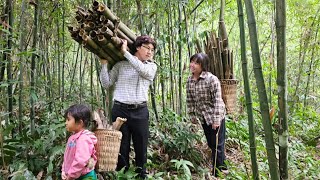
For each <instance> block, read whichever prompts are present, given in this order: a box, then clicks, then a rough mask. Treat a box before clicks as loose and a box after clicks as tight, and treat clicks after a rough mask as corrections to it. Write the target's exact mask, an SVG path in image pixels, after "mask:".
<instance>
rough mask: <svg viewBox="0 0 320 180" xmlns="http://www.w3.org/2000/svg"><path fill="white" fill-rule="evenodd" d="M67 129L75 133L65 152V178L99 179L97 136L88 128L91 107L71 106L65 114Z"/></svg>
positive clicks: (63, 175) (63, 176) (63, 166)
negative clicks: (97, 172)
mask: <svg viewBox="0 0 320 180" xmlns="http://www.w3.org/2000/svg"><path fill="white" fill-rule="evenodd" d="M64 117H65V119H66V129H67V131H68V132H72V133H73V134H72V135H71V136H70V137H69V139H68V143H67V146H66V150H65V153H64V158H63V164H62V174H61V178H62V179H63V180H74V179H78V180H80V179H81V180H85V179H93V180H95V179H97V175H96V173H95V171H94V166H95V164H96V162H97V156H96V149H95V147H94V145H95V144H96V143H97V138H96V136H95V135H94V134H93V133H92V132H90V131H89V130H87V129H86V127H87V126H88V125H89V122H90V118H91V111H90V109H89V108H88V107H87V106H85V105H81V104H75V105H72V106H70V107H69V108H68V109H67V110H66V111H65V114H64Z"/></svg>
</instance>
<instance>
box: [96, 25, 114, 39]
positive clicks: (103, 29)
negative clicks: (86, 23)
mask: <svg viewBox="0 0 320 180" xmlns="http://www.w3.org/2000/svg"><path fill="white" fill-rule="evenodd" d="M99 34H103V35H104V37H106V38H107V40H109V39H111V37H113V36H114V35H113V32H112V31H111V30H110V29H109V28H108V27H107V26H102V27H101V28H100V29H99Z"/></svg>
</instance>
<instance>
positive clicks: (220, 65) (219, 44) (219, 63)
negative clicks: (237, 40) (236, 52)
mask: <svg viewBox="0 0 320 180" xmlns="http://www.w3.org/2000/svg"><path fill="white" fill-rule="evenodd" d="M216 40H217V45H218V47H217V50H218V53H217V54H218V66H219V76H220V78H219V79H224V71H223V63H222V52H221V50H222V49H221V46H222V42H221V41H220V40H219V38H216ZM219 59H220V61H219Z"/></svg>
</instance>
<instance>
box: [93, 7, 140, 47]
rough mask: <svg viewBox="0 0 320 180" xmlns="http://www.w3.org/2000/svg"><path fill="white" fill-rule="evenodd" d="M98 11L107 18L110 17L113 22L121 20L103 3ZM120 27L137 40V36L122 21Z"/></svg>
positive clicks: (133, 39)
mask: <svg viewBox="0 0 320 180" xmlns="http://www.w3.org/2000/svg"><path fill="white" fill-rule="evenodd" d="M97 11H98V12H100V13H102V14H103V15H104V16H106V17H107V19H110V20H111V21H112V22H115V21H119V18H118V17H116V16H115V15H113V14H112V12H111V10H110V9H109V8H108V7H106V6H105V5H103V4H100V3H99V5H98V8H97ZM119 29H120V30H121V31H122V32H123V33H124V34H125V35H126V36H127V37H129V38H130V39H131V40H132V41H135V40H136V38H137V36H136V35H135V34H134V33H133V32H132V31H131V30H130V29H129V28H128V27H127V26H126V25H125V24H123V23H122V22H121V21H119Z"/></svg>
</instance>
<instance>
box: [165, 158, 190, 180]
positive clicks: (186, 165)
mask: <svg viewBox="0 0 320 180" xmlns="http://www.w3.org/2000/svg"><path fill="white" fill-rule="evenodd" d="M170 162H172V163H174V167H175V168H176V170H177V172H178V174H179V176H180V177H183V178H185V179H187V180H189V179H191V170H190V167H192V168H194V166H193V164H192V163H191V162H190V161H187V160H184V159H180V160H177V159H173V160H171V161H170Z"/></svg>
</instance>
